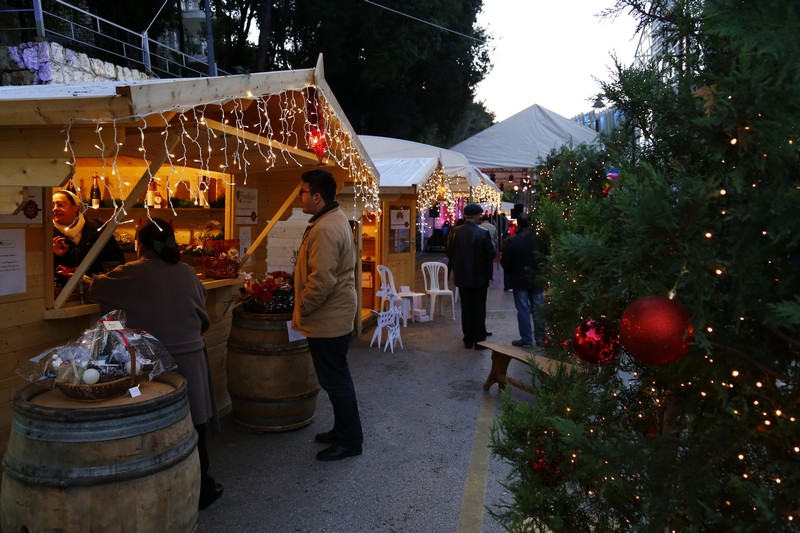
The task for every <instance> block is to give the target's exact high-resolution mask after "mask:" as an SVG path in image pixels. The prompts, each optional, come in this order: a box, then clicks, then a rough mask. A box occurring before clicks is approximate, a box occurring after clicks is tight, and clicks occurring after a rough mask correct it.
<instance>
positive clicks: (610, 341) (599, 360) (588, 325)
mask: <svg viewBox="0 0 800 533" xmlns="http://www.w3.org/2000/svg"><path fill="white" fill-rule="evenodd" d="M572 346H573V347H574V348H575V353H576V354H577V356H578V357H579V358H580V359H581V360H583V361H586V362H587V363H591V364H593V365H597V366H600V365H607V364H608V363H610V362H611V361H613V360H614V358H615V357H617V354H619V349H620V345H619V339H618V338H617V335H616V333H614V332H613V331H612V330H611V328H610V327H609V326H607V325H606V323H605V322H602V321H600V320H593V319H591V318H590V319H589V320H585V321H584V322H583V323H581V324H580V325H579V326H578V327H577V328H576V329H575V334H574V335H573V336H572Z"/></svg>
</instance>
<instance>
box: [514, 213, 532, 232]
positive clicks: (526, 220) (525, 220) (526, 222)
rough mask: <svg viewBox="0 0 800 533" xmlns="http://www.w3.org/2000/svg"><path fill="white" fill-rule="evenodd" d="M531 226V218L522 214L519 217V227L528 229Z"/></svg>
mask: <svg viewBox="0 0 800 533" xmlns="http://www.w3.org/2000/svg"><path fill="white" fill-rule="evenodd" d="M530 225H531V217H529V216H528V215H525V214H522V215H519V216H518V217H517V227H518V228H519V229H524V228H527V227H528V226H530Z"/></svg>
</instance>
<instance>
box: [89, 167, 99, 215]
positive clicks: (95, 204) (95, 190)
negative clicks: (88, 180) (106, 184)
mask: <svg viewBox="0 0 800 533" xmlns="http://www.w3.org/2000/svg"><path fill="white" fill-rule="evenodd" d="M101 196H102V194H101V193H100V178H99V177H98V175H97V174H95V175H94V176H92V189H91V191H89V198H90V199H91V200H92V209H97V208H99V207H100V197H101Z"/></svg>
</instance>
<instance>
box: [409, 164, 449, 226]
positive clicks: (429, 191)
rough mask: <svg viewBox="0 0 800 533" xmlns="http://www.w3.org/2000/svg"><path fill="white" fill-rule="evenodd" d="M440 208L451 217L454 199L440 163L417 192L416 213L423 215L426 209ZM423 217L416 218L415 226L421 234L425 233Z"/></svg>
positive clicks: (424, 219) (424, 218)
mask: <svg viewBox="0 0 800 533" xmlns="http://www.w3.org/2000/svg"><path fill="white" fill-rule="evenodd" d="M437 206H441V207H443V208H444V209H445V212H446V213H448V216H451V217H452V216H453V213H454V212H455V207H456V197H455V195H454V194H453V190H452V189H451V188H450V180H449V179H448V177H447V173H446V172H445V170H444V166H443V165H442V162H441V161H439V163H438V164H437V165H436V169H435V170H434V171H433V174H431V176H430V177H429V178H428V179H427V180H425V183H423V184H422V187H420V189H419V191H417V212H418V213H425V211H426V210H427V209H428V208H431V207H437ZM426 218H427V217H425V216H420V217H418V221H417V225H418V226H419V230H420V232H421V233H423V234H424V233H425V228H426V226H427V224H426Z"/></svg>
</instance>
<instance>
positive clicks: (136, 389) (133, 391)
mask: <svg viewBox="0 0 800 533" xmlns="http://www.w3.org/2000/svg"><path fill="white" fill-rule="evenodd" d="M128 394H130V395H131V398H136V397H137V396H141V395H142V391H140V390H139V385H136V386H135V387H131V388H130V389H128Z"/></svg>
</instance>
